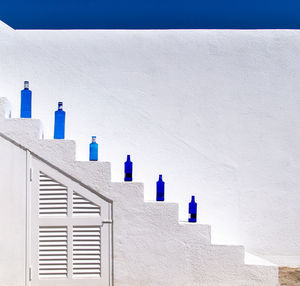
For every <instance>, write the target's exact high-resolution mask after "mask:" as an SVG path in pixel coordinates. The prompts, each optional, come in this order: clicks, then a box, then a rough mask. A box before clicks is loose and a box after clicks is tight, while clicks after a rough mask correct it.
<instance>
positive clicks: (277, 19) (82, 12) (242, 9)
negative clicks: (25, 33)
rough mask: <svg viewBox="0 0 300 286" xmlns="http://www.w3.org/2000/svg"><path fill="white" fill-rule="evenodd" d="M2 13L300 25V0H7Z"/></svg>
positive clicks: (155, 23) (100, 20)
mask: <svg viewBox="0 0 300 286" xmlns="http://www.w3.org/2000/svg"><path fill="white" fill-rule="evenodd" d="M0 19H1V20H2V21H4V22H5V23H7V24H9V25H10V26H12V27H13V28H19V29H20V28H22V29H27V28H28V29H76V28H83V29H187V28H190V29H206V28H212V29H214V28H215V29H270V28H273V29H299V28H300V0H281V1H279V0H273V1H271V0H239V1H237V0H51V1H49V0H28V1H26V0H25V1H24V0H11V1H3V0H1V1H0Z"/></svg>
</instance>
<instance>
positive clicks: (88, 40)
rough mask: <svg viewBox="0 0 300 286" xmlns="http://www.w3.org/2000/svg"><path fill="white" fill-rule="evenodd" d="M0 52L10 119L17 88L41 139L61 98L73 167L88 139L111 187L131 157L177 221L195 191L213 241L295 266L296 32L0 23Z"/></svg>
mask: <svg viewBox="0 0 300 286" xmlns="http://www.w3.org/2000/svg"><path fill="white" fill-rule="evenodd" d="M0 44H1V45H0V55H1V61H0V84H1V92H2V95H5V96H6V97H8V98H9V99H10V101H11V102H12V116H13V117H18V116H19V107H20V89H21V88H22V83H23V81H24V80H29V81H30V85H31V89H32V90H33V116H34V117H35V118H40V119H42V121H43V122H44V136H45V138H48V139H49V138H52V136H53V117H54V116H53V112H54V110H55V109H56V105H57V101H60V100H62V101H63V102H64V105H65V110H66V111H67V138H70V139H74V140H76V143H77V159H79V160H84V159H87V158H88V144H89V142H90V136H92V135H97V136H98V143H99V148H100V160H102V161H109V162H112V173H111V176H112V179H113V181H122V179H123V162H124V161H125V159H126V154H131V155H132V159H133V161H134V180H135V181H142V182H144V183H145V198H146V199H147V200H151V199H154V197H155V182H156V180H157V178H158V174H160V173H162V174H163V177H164V180H165V181H166V198H167V201H174V202H178V203H179V217H180V219H186V217H187V204H188V201H189V200H190V196H191V195H192V194H193V195H196V199H197V201H198V210H199V220H200V222H201V223H205V224H210V225H212V238H213V241H214V242H218V243H238V244H243V245H245V247H246V250H247V251H249V252H251V253H253V254H256V255H260V256H265V257H267V256H269V257H273V258H274V257H275V258H274V259H272V261H274V262H276V263H279V264H281V263H282V264H284V265H288V264H289V263H292V264H293V265H294V264H298V265H299V264H300V245H299V242H300V229H299V228H300V221H299V215H298V214H299V211H300V195H299V189H300V181H299V180H300V179H299V178H300V176H299V170H300V152H299V150H300V149H299V148H298V146H299V143H300V135H299V132H298V130H299V128H300V118H299V117H300V115H299V106H300V100H299V96H298V95H297V94H298V91H299V80H298V75H299V74H300V57H299V53H298V51H299V48H300V32H299V31H297V30H293V31H288V30H280V31H275V30H274V31H268V30H264V31H259V30H258V31H257V30H255V31H237V30H235V31H226V30H218V31H215V30H209V31H208V30H186V31H182V30H177V31H172V30H167V31H111V30H109V31H99V30H98V31H94V30H93V31H22V30H18V31H14V30H12V29H10V28H9V27H7V26H5V25H3V24H1V26H0ZM50 144H51V143H50ZM66 160H67V158H66ZM283 256H284V257H285V258H284V259H283V260H281V259H280V257H283ZM289 256H293V258H292V260H290V261H289V260H288V259H286V258H287V257H289Z"/></svg>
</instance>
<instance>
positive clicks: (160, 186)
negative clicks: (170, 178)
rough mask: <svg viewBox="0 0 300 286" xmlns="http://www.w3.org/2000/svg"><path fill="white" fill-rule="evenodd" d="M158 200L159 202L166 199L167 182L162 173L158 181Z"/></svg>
mask: <svg viewBox="0 0 300 286" xmlns="http://www.w3.org/2000/svg"><path fill="white" fill-rule="evenodd" d="M156 200H157V201H158V202H163V201H164V200H165V182H164V181H163V179H162V175H159V179H158V181H157V182H156Z"/></svg>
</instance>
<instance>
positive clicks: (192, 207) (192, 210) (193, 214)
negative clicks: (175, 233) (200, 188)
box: [189, 196, 197, 222]
mask: <svg viewBox="0 0 300 286" xmlns="http://www.w3.org/2000/svg"><path fill="white" fill-rule="evenodd" d="M189 214H190V217H189V222H197V203H196V202H195V196H192V200H191V202H190V203H189Z"/></svg>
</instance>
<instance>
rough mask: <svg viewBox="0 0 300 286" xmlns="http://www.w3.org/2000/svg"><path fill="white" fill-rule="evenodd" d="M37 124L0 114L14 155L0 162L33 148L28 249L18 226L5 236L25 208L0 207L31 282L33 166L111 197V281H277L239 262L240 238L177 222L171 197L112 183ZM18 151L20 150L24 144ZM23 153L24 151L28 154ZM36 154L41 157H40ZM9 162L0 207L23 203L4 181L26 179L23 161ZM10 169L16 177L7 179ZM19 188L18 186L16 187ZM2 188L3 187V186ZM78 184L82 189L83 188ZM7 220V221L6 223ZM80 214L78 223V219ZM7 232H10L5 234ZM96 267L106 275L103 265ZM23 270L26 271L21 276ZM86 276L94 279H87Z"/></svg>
mask: <svg viewBox="0 0 300 286" xmlns="http://www.w3.org/2000/svg"><path fill="white" fill-rule="evenodd" d="M3 102H5V106H7V105H6V101H5V100H3V99H0V111H3V105H2V103H3ZM4 109H5V108H4ZM2 114H3V112H0V117H1V115H2ZM6 114H7V113H6ZM40 127H41V124H40V122H39V121H38V120H34V119H25V120H24V119H8V120H1V119H0V137H1V139H2V138H5V140H3V139H2V140H1V141H0V150H1V151H2V150H3V151H4V152H5V155H4V156H6V157H7V158H12V157H13V158H14V157H16V160H14V161H12V160H7V161H5V160H4V161H3V162H2V161H1V162H0V165H2V164H3V168H7V166H10V164H11V163H12V162H15V161H17V163H18V164H19V165H21V166H22V164H20V163H21V162H22V157H20V156H15V153H16V151H17V150H15V149H18V147H20V148H23V149H24V148H25V149H29V150H28V151H29V153H31V152H32V154H33V157H32V158H31V159H28V162H27V164H28V165H30V166H31V168H32V183H30V186H29V188H30V189H31V191H30V192H29V193H31V195H28V203H29V204H28V210H30V211H29V213H30V214H31V215H32V216H31V219H29V220H28V225H27V229H28V228H30V231H29V232H28V235H27V237H28V243H27V244H28V246H29V248H28V249H27V250H26V248H25V243H24V232H23V233H18V234H19V235H18V236H16V235H15V234H13V235H10V236H9V234H10V233H11V232H12V230H15V229H19V228H20V229H23V230H24V220H22V219H19V218H20V213H22V212H23V211H24V208H20V209H18V211H17V212H12V211H8V212H7V215H8V216H9V218H8V220H7V219H6V216H5V214H1V218H0V222H2V221H3V222H2V224H3V225H4V226H5V227H4V228H3V231H4V234H5V235H2V236H3V238H4V237H5V240H4V241H3V243H4V244H5V245H7V244H9V245H17V246H18V250H19V251H18V253H25V252H26V254H27V255H29V257H28V265H27V267H26V269H28V267H30V269H31V271H30V272H31V273H32V279H33V280H32V283H31V284H34V285H35V283H37V282H38V280H37V279H38V278H37V273H38V270H37V269H38V261H37V259H38V255H37V245H38V242H37V235H38V234H37V223H38V220H37V217H36V215H37V213H38V206H37V200H38V197H36V196H35V195H34V194H37V189H36V188H37V187H38V185H39V184H38V173H39V171H40V170H41V171H43V172H44V173H45V174H46V175H48V176H50V177H52V178H55V179H56V180H57V181H58V182H60V183H63V184H65V185H66V186H72V189H73V188H74V189H75V190H77V188H78V186H77V185H76V183H75V182H78V180H79V181H80V182H81V183H82V184H84V185H82V186H83V188H85V189H86V188H87V189H89V188H92V189H93V192H98V193H99V194H101V195H105V196H106V198H109V199H110V200H113V210H112V216H110V212H108V216H109V218H111V219H112V225H111V226H112V228H113V235H112V237H111V238H112V250H113V252H112V253H113V259H112V268H113V269H114V271H113V277H112V278H113V281H114V285H116V286H128V285H131V286H137V285H141V284H142V285H145V286H158V285H162V286H169V285H170V286H171V285H178V286H181V285H187V286H193V285H197V286H198V285H203V286H229V285H230V286H241V285H244V286H253V285H257V286H276V285H277V284H278V269H277V267H273V266H261V265H246V264H245V263H244V247H243V246H238V245H212V244H211V232H210V229H211V228H210V226H208V225H202V224H191V223H179V222H178V204H176V203H161V202H144V186H143V184H141V183H124V182H123V183H112V182H111V181H110V172H109V169H110V165H109V163H107V162H82V161H74V155H75V152H74V151H75V150H74V148H69V147H70V143H71V142H69V141H66V140H40V139H39V136H38V134H39V133H40V131H41V129H40ZM7 140H8V141H7ZM16 146H17V147H16ZM43 147H44V148H43ZM62 150H65V152H64V153H66V155H65V156H62V155H61V154H62V153H63V152H62ZM20 151H21V153H22V152H24V151H22V150H20ZM58 157H59V158H58ZM28 158H30V155H29V156H28ZM38 158H40V159H38ZM40 160H46V161H47V162H44V163H42V162H40ZM11 161H12V162H11ZM45 163H46V164H45ZM51 166H52V167H51ZM8 170H9V171H7V170H3V174H4V175H6V178H5V179H4V183H3V184H2V181H0V187H1V188H2V190H3V197H5V198H7V199H8V200H7V201H8V203H7V205H6V206H5V207H4V210H5V209H7V207H8V206H12V207H14V205H15V204H16V202H18V203H20V202H21V204H22V205H23V206H24V201H25V196H24V194H23V193H22V194H21V195H20V196H18V197H17V198H14V197H12V196H10V195H11V194H12V193H16V192H18V191H19V188H14V189H12V190H7V189H6V188H5V185H6V184H10V185H13V186H14V187H18V184H16V182H13V184H12V181H15V180H18V181H20V182H21V183H22V182H23V183H24V182H25V180H24V178H23V179H22V176H21V174H24V173H25V171H26V170H25V168H23V169H20V168H18V175H17V176H15V175H14V171H15V168H8ZM66 174H68V175H66ZM65 176H67V177H65ZM69 176H71V177H69ZM12 177H13V178H15V180H12ZM70 179H71V181H73V182H71V181H70ZM20 189H21V190H22V188H20ZM7 191H9V192H8V193H7ZM81 192H83V190H82V189H81ZM24 193H25V192H24ZM85 195H86V196H87V197H88V198H92V197H93V196H91V197H90V195H88V191H87V193H86V194H85ZM71 201H72V200H71ZM98 203H99V201H98ZM100 204H101V209H102V211H103V214H104V213H106V212H105V208H106V207H105V206H104V205H103V202H101V203H100ZM68 206H69V208H70V207H72V202H71V203H70V204H68ZM107 211H108V209H107ZM21 217H22V215H21ZM59 219H60V218H58V220H59ZM91 219H92V218H91ZM102 219H104V220H107V218H105V217H102ZM75 220H76V219H75ZM11 221H13V222H14V224H13V225H12V224H11ZM54 221H55V218H54V217H52V219H51V224H52V223H54ZM7 222H10V224H6V223H7ZM48 222H49V221H48ZM57 222H58V221H57ZM74 222H75V221H73V223H74ZM81 222H82V223H83V224H84V220H82V221H81ZM86 222H87V220H86ZM90 222H91V221H90ZM106 222H108V221H106ZM45 223H46V221H45V220H43V224H45ZM105 227H108V224H105V225H104V229H105ZM104 229H102V235H101V237H102V238H103V241H101V258H102V261H101V263H102V265H108V263H110V262H109V261H108V257H107V256H106V255H105V253H107V251H108V250H109V244H108V241H107V240H106V238H108V239H110V238H109V237H110V236H108V237H106V236H105V234H104V232H103V231H104ZM106 230H107V228H106ZM30 233H31V235H30ZM7 236H9V238H10V240H9V242H8V241H7ZM105 237H106V238H105ZM70 243H72V242H70ZM71 248H72V247H71ZM29 253H30V254H29ZM1 255H2V256H1V259H2V261H11V260H13V261H14V263H15V264H16V265H17V266H22V264H23V263H24V257H23V256H22V257H21V258H20V257H18V256H11V255H10V253H9V252H7V251H4V252H2V253H1ZM71 257H72V255H71V256H69V259H70V260H69V263H71V261H72V260H71ZM69 265H70V264H69ZM1 266H2V268H1V270H0V272H3V273H6V272H8V273H10V276H13V275H15V276H19V275H20V273H21V274H22V272H16V270H18V269H16V268H9V267H11V265H10V264H5V263H3V264H2V265H1ZM8 268H9V269H8ZM24 268H25V267H24V265H23V269H24ZM101 269H103V271H104V269H105V268H104V267H101ZM104 272H105V271H104ZM28 273H29V269H28ZM23 274H24V273H23ZM23 274H22V275H23ZM103 275H104V277H105V274H104V273H103ZM28 277H29V276H28V275H27V279H28ZM69 277H70V278H69V279H68V280H67V281H68V282H67V281H66V280H59V281H60V282H62V283H63V284H64V285H69V282H70V285H73V284H74V283H75V284H77V283H79V284H82V285H83V284H85V283H86V282H87V283H88V284H89V285H90V282H91V281H89V282H88V281H87V280H78V279H75V280H72V278H71V276H69ZM53 278H54V277H52V278H51V280H47V279H45V277H44V278H43V282H41V281H40V282H38V283H39V284H41V283H42V284H43V285H48V284H49V282H50V284H51V283H52V284H53V283H54V284H55V285H56V284H57V283H58V280H56V279H53ZM102 278H103V276H102ZM102 278H101V279H102ZM5 279H6V277H2V276H1V275H0V284H1V285H2V284H5V285H7V286H12V285H15V284H14V283H15V282H14V281H12V282H11V281H9V282H8V283H7V280H5ZM84 281H85V282H84ZM93 282H95V280H94V279H93ZM98 282H99V283H100V284H101V285H102V284H103V285H108V284H107V282H106V281H105V280H102V281H97V283H98ZM44 283H45V284H44ZM99 283H98V284H99ZM20 285H22V283H20Z"/></svg>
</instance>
